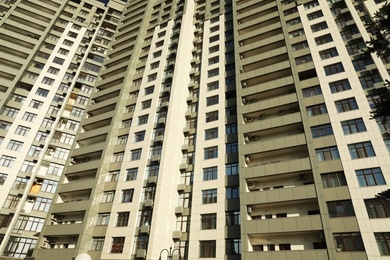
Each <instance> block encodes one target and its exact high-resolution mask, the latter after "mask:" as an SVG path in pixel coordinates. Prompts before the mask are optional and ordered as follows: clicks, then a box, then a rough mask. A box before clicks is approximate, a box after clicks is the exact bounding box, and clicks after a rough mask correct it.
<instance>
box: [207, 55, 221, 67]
mask: <svg viewBox="0 0 390 260" xmlns="http://www.w3.org/2000/svg"><path fill="white" fill-rule="evenodd" d="M218 62H219V56H215V57H212V58H210V59H209V65H213V64H216V63H218Z"/></svg>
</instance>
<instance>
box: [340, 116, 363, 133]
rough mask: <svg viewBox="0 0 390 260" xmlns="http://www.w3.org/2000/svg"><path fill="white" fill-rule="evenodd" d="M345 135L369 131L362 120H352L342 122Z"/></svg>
mask: <svg viewBox="0 0 390 260" xmlns="http://www.w3.org/2000/svg"><path fill="white" fill-rule="evenodd" d="M341 127H342V128H343V132H344V134H346V135H347V134H354V133H360V132H365V131H367V129H366V126H365V125H364V121H363V119H362V118H356V119H351V120H347V121H343V122H341Z"/></svg>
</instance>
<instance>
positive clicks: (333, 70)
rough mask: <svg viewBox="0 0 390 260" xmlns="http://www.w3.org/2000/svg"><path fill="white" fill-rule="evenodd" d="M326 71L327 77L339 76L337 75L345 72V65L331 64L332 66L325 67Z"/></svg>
mask: <svg viewBox="0 0 390 260" xmlns="http://www.w3.org/2000/svg"><path fill="white" fill-rule="evenodd" d="M324 70H325V74H326V75H327V76H329V75H333V74H337V73H340V72H343V71H344V67H343V64H342V63H341V62H339V63H335V64H331V65H328V66H325V67H324Z"/></svg>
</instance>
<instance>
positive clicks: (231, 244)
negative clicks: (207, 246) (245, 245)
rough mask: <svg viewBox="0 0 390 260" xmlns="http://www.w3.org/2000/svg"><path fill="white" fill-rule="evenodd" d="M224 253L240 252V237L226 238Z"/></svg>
mask: <svg viewBox="0 0 390 260" xmlns="http://www.w3.org/2000/svg"><path fill="white" fill-rule="evenodd" d="M226 254H227V255H239V254H241V239H240V238H231V239H226Z"/></svg>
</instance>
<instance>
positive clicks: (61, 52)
mask: <svg viewBox="0 0 390 260" xmlns="http://www.w3.org/2000/svg"><path fill="white" fill-rule="evenodd" d="M58 53H59V54H62V55H64V56H66V55H68V53H69V51H68V50H66V49H64V48H60V49H59V50H58Z"/></svg>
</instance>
